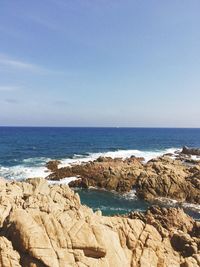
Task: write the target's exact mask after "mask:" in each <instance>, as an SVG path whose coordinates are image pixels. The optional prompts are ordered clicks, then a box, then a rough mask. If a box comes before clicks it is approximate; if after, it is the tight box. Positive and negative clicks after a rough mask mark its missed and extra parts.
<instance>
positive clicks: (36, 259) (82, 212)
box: [0, 179, 200, 267]
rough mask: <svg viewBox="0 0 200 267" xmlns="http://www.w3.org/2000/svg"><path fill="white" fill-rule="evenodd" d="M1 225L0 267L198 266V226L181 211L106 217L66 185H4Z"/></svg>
mask: <svg viewBox="0 0 200 267" xmlns="http://www.w3.org/2000/svg"><path fill="white" fill-rule="evenodd" d="M0 219H1V221H0V227H1V228H0V231H1V232H0V233H1V235H0V266H2V267H19V266H23V267H68V266H69V267H70V266H72V267H75V266H78V267H86V266H89V267H90V266H91V267H93V266H96V267H104V266H105V267H112V266H115V267H118V266H119V267H121V266H127V267H128V266H131V267H154V266H155V267H176V266H177V267H178V266H193V267H197V266H199V256H200V254H199V253H200V235H199V232H200V225H199V223H198V222H195V221H194V220H193V219H192V218H190V217H189V216H187V215H186V214H184V212H183V211H182V210H180V209H178V210H177V209H170V210H167V209H160V208H152V209H151V210H150V211H148V212H147V213H146V214H145V215H143V214H139V213H137V214H135V215H134V214H133V213H132V214H130V215H129V216H128V217H117V216H116V217H104V216H102V215H101V213H100V212H96V213H94V212H93V211H92V210H91V209H90V208H88V207H86V206H83V205H81V203H80V199H79V196H78V195H77V194H76V193H74V192H73V191H72V190H71V189H70V188H69V187H68V186H67V185H65V186H64V185H48V183H47V181H46V180H44V179H29V180H27V181H25V182H6V181H3V180H2V181H0ZM181 221H182V223H183V224H182V223H181Z"/></svg>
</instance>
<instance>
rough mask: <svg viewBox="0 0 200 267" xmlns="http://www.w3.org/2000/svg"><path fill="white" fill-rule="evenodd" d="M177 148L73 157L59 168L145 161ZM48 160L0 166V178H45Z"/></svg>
mask: <svg viewBox="0 0 200 267" xmlns="http://www.w3.org/2000/svg"><path fill="white" fill-rule="evenodd" d="M176 150H177V148H170V149H165V150H157V151H140V150H134V149H132V150H117V151H109V152H102V153H88V155H87V156H83V155H74V157H73V158H65V159H61V160H60V161H61V164H60V165H59V167H67V166H72V165H76V164H81V163H85V162H89V161H94V160H96V159H97V158H99V157H111V158H123V159H125V158H128V157H131V156H136V157H143V158H144V159H145V161H146V162H147V161H148V160H150V159H152V158H156V157H159V156H161V155H163V154H165V153H174V152H175V151H176ZM50 160H51V159H50V158H45V157H35V158H28V159H24V160H23V161H22V164H20V165H16V166H12V167H3V166H0V176H2V177H4V178H7V179H19V180H20V179H26V178H34V177H46V176H48V175H49V174H50V172H49V171H48V170H47V168H46V167H45V164H46V163H47V162H48V161H50Z"/></svg>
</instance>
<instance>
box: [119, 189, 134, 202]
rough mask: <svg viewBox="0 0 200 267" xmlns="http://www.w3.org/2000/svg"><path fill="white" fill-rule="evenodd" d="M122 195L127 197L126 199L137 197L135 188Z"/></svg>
mask: <svg viewBox="0 0 200 267" xmlns="http://www.w3.org/2000/svg"><path fill="white" fill-rule="evenodd" d="M122 197H123V198H125V199H127V200H132V199H137V196H136V190H131V191H130V192H128V193H124V194H123V195H122Z"/></svg>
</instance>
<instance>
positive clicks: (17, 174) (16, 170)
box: [0, 165, 49, 180]
mask: <svg viewBox="0 0 200 267" xmlns="http://www.w3.org/2000/svg"><path fill="white" fill-rule="evenodd" d="M48 174H49V172H47V171H46V168H45V167H44V166H40V167H26V166H24V165H17V166H13V167H0V176H2V177H4V178H7V179H17V180H21V179H26V178H35V177H43V178H44V177H46V176H47V175H48Z"/></svg>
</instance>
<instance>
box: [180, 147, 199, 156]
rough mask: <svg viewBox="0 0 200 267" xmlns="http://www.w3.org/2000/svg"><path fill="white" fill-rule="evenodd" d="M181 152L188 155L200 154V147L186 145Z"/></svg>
mask: <svg viewBox="0 0 200 267" xmlns="http://www.w3.org/2000/svg"><path fill="white" fill-rule="evenodd" d="M181 153H182V154H186V155H195V156H200V148H189V147H187V146H184V147H183V149H182V151H181Z"/></svg>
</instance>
